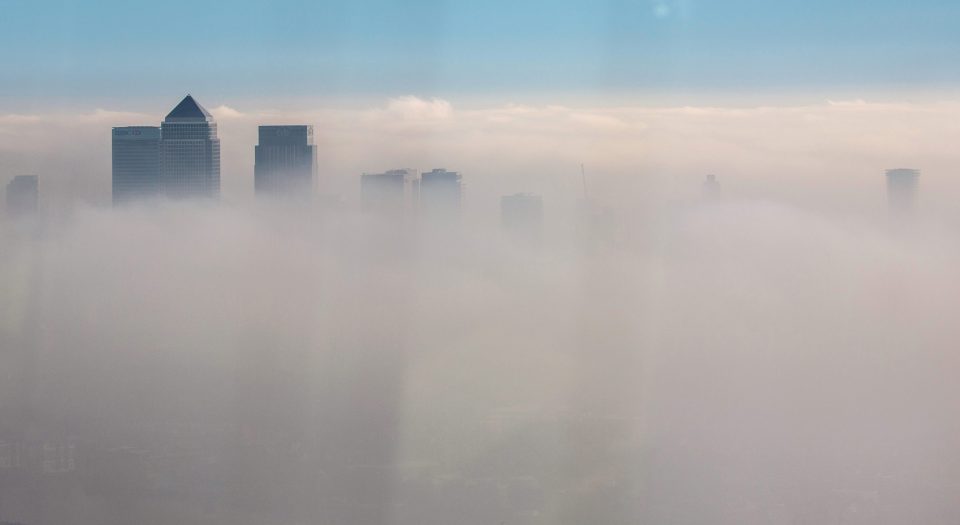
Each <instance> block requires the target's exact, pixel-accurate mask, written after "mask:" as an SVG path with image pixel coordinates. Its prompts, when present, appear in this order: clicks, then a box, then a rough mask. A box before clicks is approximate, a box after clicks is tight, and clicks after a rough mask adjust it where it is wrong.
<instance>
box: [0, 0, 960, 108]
mask: <svg viewBox="0 0 960 525" xmlns="http://www.w3.org/2000/svg"><path fill="white" fill-rule="evenodd" d="M0 9H2V17H0V64H2V69H0V85H2V86H3V89H2V91H0V104H3V105H4V106H6V107H8V108H9V106H11V105H16V104H17V103H18V102H20V101H26V100H30V101H33V102H37V101H60V102H63V101H70V102H75V103H76V102H79V101H84V100H89V101H90V102H91V103H97V104H101V105H102V104H103V101H105V100H114V101H117V100H120V99H123V98H127V99H135V98H138V97H144V98H155V97H167V98H170V97H171V96H173V95H171V94H174V95H177V96H179V95H181V94H182V93H185V92H187V91H192V92H194V93H200V94H210V93H215V94H216V96H217V97H242V98H257V99H270V98H274V97H305V96H331V97H341V96H372V97H375V96H394V95H401V94H416V95H419V96H443V97H457V96H475V95H484V96H498V95H502V96H513V95H517V96H521V95H522V96H528V97H529V96H536V95H537V94H577V93H588V94H605V93H610V94H613V93H632V92H656V91H658V90H659V91H669V90H678V89H685V90H695V91H701V92H710V91H725V90H726V91H739V92H758V93H760V92H771V91H772V92H775V91H778V90H791V91H796V90H804V89H821V90H822V89H823V88H849V87H851V86H852V87H856V88H860V87H864V88H890V87H893V88H895V89H896V88H900V87H920V88H925V87H944V86H946V87H950V86H952V85H955V84H957V83H958V81H960V67H958V65H960V30H958V28H960V2H957V1H955V0H950V1H948V0H913V1H910V2H906V1H903V0H870V1H866V0H862V1H851V0H846V1H845V0H776V1H771V0H723V1H720V0H532V1H517V0H514V1H506V0H483V1H479V0H477V1H466V0H463V1H450V0H349V1H337V2H334V1H302V0H281V1H271V2H266V1H251V0H231V1H229V2H227V1H216V2H215V1H206V0H192V1H183V0H163V1H149V2H148V1H139V0H98V1H80V0H61V1H53V0H0ZM173 98H176V97H175V96H173Z"/></svg>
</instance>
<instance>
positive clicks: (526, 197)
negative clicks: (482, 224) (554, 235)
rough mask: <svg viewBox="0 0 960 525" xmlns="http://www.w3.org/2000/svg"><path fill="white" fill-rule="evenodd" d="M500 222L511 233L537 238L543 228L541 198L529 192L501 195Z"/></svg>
mask: <svg viewBox="0 0 960 525" xmlns="http://www.w3.org/2000/svg"><path fill="white" fill-rule="evenodd" d="M500 224H501V225H502V226H503V229H504V230H506V231H507V232H508V233H510V234H512V235H516V236H518V237H523V238H528V239H532V240H535V239H539V237H540V235H541V232H542V230H543V199H542V198H541V197H540V196H539V195H533V194H530V193H515V194H513V195H505V196H503V197H501V198H500Z"/></svg>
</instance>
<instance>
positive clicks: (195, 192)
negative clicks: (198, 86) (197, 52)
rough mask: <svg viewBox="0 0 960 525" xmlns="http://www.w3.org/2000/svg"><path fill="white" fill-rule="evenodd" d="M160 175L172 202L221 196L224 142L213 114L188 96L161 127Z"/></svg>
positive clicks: (164, 189) (164, 190)
mask: <svg viewBox="0 0 960 525" xmlns="http://www.w3.org/2000/svg"><path fill="white" fill-rule="evenodd" d="M160 127H161V143H160V171H161V176H160V179H161V185H162V187H163V193H164V194H165V195H167V196H168V197H171V198H217V197H219V195H220V138H219V137H218V136H217V123H216V122H215V121H214V120H213V116H212V115H211V114H210V112H209V111H207V110H206V109H204V108H203V106H201V105H200V104H198V103H197V101H196V100H194V99H193V97H191V96H190V95H187V96H186V97H185V98H184V99H183V100H182V101H180V103H179V104H177V106H176V107H175V108H173V111H171V112H170V113H169V114H168V115H167V117H166V118H165V119H164V120H163V123H162V124H161V126H160Z"/></svg>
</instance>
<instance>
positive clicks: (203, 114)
mask: <svg viewBox="0 0 960 525" xmlns="http://www.w3.org/2000/svg"><path fill="white" fill-rule="evenodd" d="M166 120H213V115H211V114H210V112H209V111H207V110H206V109H204V108H203V106H201V105H200V104H198V103H197V101H196V100H194V99H193V97H192V96H190V95H187V96H186V97H184V98H183V100H181V101H180V103H179V104H177V107H175V108H173V111H171V112H170V113H168V114H167V118H166Z"/></svg>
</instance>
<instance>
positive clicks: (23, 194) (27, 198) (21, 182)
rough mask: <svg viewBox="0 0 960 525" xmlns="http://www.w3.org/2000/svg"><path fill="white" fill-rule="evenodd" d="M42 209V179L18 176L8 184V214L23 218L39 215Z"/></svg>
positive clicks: (32, 176) (34, 176) (33, 176)
mask: <svg viewBox="0 0 960 525" xmlns="http://www.w3.org/2000/svg"><path fill="white" fill-rule="evenodd" d="M39 207H40V178H39V177H37V176H36V175H18V176H16V177H14V178H13V180H11V181H10V182H9V183H7V213H9V214H10V215H11V216H13V217H21V216H25V215H32V214H35V213H37V210H38V209H39Z"/></svg>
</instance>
